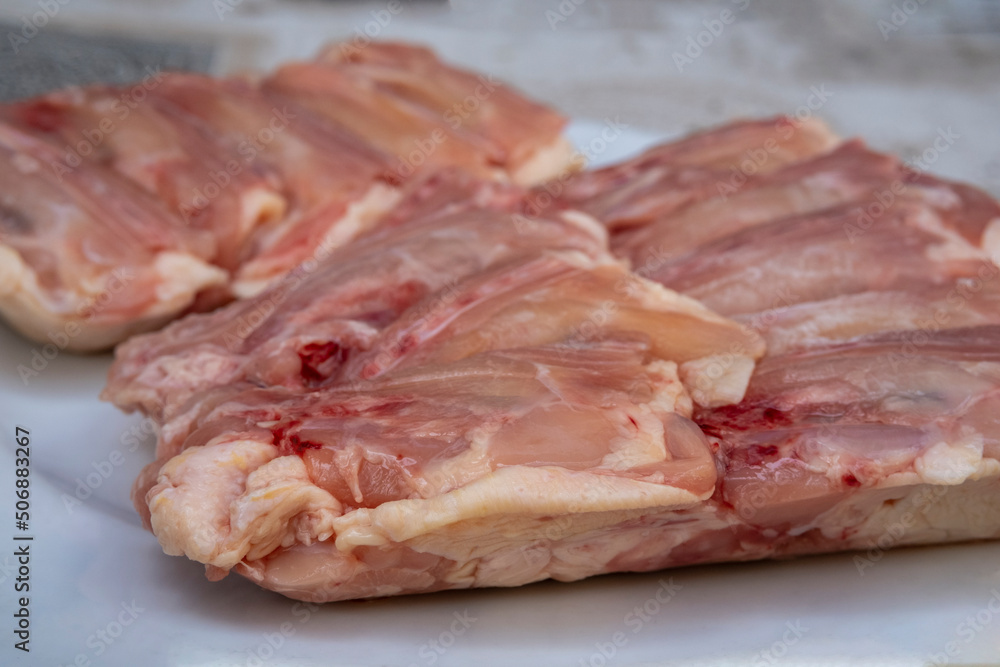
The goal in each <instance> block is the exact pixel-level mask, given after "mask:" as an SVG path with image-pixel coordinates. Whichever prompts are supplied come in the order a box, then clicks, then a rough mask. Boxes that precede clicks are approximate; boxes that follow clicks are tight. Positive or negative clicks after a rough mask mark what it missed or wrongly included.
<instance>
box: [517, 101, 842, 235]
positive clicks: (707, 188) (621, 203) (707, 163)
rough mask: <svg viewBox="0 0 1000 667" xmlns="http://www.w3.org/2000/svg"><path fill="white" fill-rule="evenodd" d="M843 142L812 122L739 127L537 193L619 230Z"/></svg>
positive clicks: (724, 192) (704, 134)
mask: <svg viewBox="0 0 1000 667" xmlns="http://www.w3.org/2000/svg"><path fill="white" fill-rule="evenodd" d="M838 142H839V140H838V139H837V137H836V136H835V135H834V134H833V132H831V131H830V129H829V128H828V127H826V125H824V124H823V123H822V122H821V121H819V120H816V119H812V118H808V119H805V120H801V121H800V120H796V119H794V118H789V117H787V116H778V117H776V118H772V119H768V120H759V121H739V122H735V123H732V124H730V125H726V126H724V127H721V128H718V129H714V130H710V131H705V132H700V133H698V134H694V135H691V136H689V137H685V138H683V139H681V140H679V141H676V142H673V143H669V144H661V145H659V146H655V147H653V148H651V149H649V150H647V151H645V152H643V153H642V154H641V155H639V156H637V157H635V158H632V159H631V160H627V161H625V162H622V163H620V164H616V165H612V166H610V167H605V168H603V169H596V170H593V171H583V172H579V173H576V174H568V175H567V178H565V179H558V180H555V181H552V182H550V183H546V184H543V185H540V186H538V187H537V190H536V193H537V194H536V199H538V200H541V201H544V194H545V193H552V194H553V195H555V204H556V205H557V206H561V207H565V208H572V209H577V210H580V211H584V212H586V213H589V214H591V215H593V216H594V217H595V218H597V219H598V220H600V221H601V222H603V223H604V224H605V225H607V227H608V228H609V229H611V230H613V231H620V230H623V229H626V228H628V227H636V226H644V225H647V224H649V223H650V222H652V221H654V220H659V219H661V218H663V217H664V216H669V215H670V214H671V213H673V212H675V211H677V210H679V209H682V208H684V207H686V206H688V205H690V204H693V203H695V202H697V201H701V200H703V199H709V198H712V197H716V196H720V195H727V196H728V195H731V194H733V193H736V192H738V191H740V190H741V189H742V188H743V187H744V186H745V185H746V183H747V181H748V180H751V179H753V178H754V177H755V176H758V175H765V174H770V173H772V172H774V171H777V170H780V169H781V168H782V167H785V166H787V165H790V164H794V163H796V162H800V161H802V160H806V159H808V158H811V157H816V156H819V155H822V154H823V153H826V152H827V151H829V150H831V149H833V148H834V147H836V146H837V144H838Z"/></svg>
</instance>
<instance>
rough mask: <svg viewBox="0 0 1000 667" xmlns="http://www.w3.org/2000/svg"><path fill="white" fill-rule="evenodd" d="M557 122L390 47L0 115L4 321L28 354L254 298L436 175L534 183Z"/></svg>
mask: <svg viewBox="0 0 1000 667" xmlns="http://www.w3.org/2000/svg"><path fill="white" fill-rule="evenodd" d="M345 54H347V55H345ZM292 72H299V73H300V74H298V75H296V76H294V77H291V76H290V74H289V73H292ZM302 90H308V91H311V92H309V94H308V95H306V96H304V93H303V92H302ZM305 97H308V99H307V100H306V99H305ZM470 100H471V101H470ZM299 102H302V104H299ZM331 105H332V106H331ZM307 107H309V108H307ZM331 108H333V109H336V110H337V113H330V109H331ZM324 110H325V111H324ZM317 111H319V113H317ZM564 125H565V119H564V118H562V117H561V116H559V115H558V114H556V113H555V112H553V111H551V110H549V109H547V108H545V107H543V106H541V105H539V104H536V103H533V102H530V101H528V100H526V99H524V98H522V97H521V96H520V95H519V94H517V93H515V92H513V91H512V90H511V89H509V88H508V87H506V86H503V85H502V84H500V83H499V82H497V81H495V80H494V79H492V78H491V77H478V76H477V75H475V74H473V73H471V72H465V71H462V70H458V69H455V68H452V67H449V66H447V65H445V64H443V63H441V62H440V61H439V60H437V58H436V57H434V55H433V54H432V53H431V52H429V51H427V50H425V49H422V48H418V47H411V46H407V45H402V44H390V43H387V44H372V45H369V46H368V47H367V48H365V49H363V50H361V51H357V49H353V47H351V46H350V45H349V44H345V45H334V46H332V47H329V48H328V49H326V50H325V51H324V52H323V54H321V56H320V58H319V59H318V60H316V61H313V62H310V63H302V64H300V65H289V66H287V68H284V69H282V70H280V71H279V72H278V73H276V74H275V75H273V76H271V77H268V78H267V79H265V81H264V82H263V84H262V85H261V84H258V83H255V82H251V81H245V80H237V79H213V78H210V77H206V76H201V75H195V74H180V73H157V74H156V75H155V76H154V77H151V78H150V80H148V81H145V82H143V83H142V84H137V85H136V86H134V87H132V88H128V89H126V88H112V87H109V86H91V87H88V88H83V89H79V88H72V89H67V90H64V91H58V92H55V93H51V94H48V95H44V96H41V97H39V98H35V99H32V100H25V101H21V102H15V103H12V104H7V105H0V150H2V155H0V160H2V161H3V172H4V173H3V175H2V176H0V213H2V215H0V255H2V258H3V261H2V262H0V314H2V315H3V316H4V317H5V319H7V320H9V321H10V322H11V324H12V325H13V326H14V327H15V328H17V329H18V330H20V331H21V332H23V333H24V334H25V335H27V336H29V337H32V338H35V339H37V340H39V341H43V342H46V343H55V344H57V345H59V346H60V347H63V348H69V349H72V350H95V349H101V348H106V347H108V346H111V345H113V344H115V343H117V342H119V341H121V340H123V339H124V338H126V337H127V336H128V335H130V334H132V333H134V332H137V331H145V330H150V329H156V328H158V327H160V326H162V325H163V324H164V323H165V322H168V321H170V320H171V319H174V318H176V317H178V316H179V315H182V314H183V313H185V312H186V311H189V310H195V311H203V310H209V309H211V308H214V307H216V306H218V305H220V304H222V303H225V302H227V301H230V300H232V299H233V298H235V297H248V296H252V295H254V294H257V293H259V292H260V291H262V290H264V289H265V288H266V287H267V286H268V285H270V284H271V283H273V282H274V281H276V280H279V279H280V278H281V277H282V276H283V275H285V274H286V273H288V272H289V271H290V270H292V269H293V268H295V267H296V266H297V265H299V264H300V263H302V262H304V261H308V260H310V259H315V256H316V255H317V254H319V255H324V254H327V253H328V252H329V251H330V250H331V249H333V248H336V247H339V246H341V245H343V244H345V243H348V242H349V241H351V240H352V239H353V238H355V237H356V236H358V235H360V234H364V233H366V232H367V231H369V230H371V229H372V228H373V227H374V226H376V225H377V224H379V222H380V220H382V218H383V216H384V215H385V214H386V213H387V211H389V210H392V209H393V207H394V206H395V204H396V203H397V202H398V200H399V199H400V198H401V197H404V196H407V193H409V192H410V191H411V190H412V189H413V188H415V187H419V186H420V185H421V184H423V183H425V182H427V181H428V180H431V179H433V178H434V173H435V172H436V171H437V170H444V171H449V170H452V169H454V168H463V169H466V170H469V171H470V173H472V174H474V175H475V176H476V177H478V178H490V179H496V180H499V181H504V182H510V181H517V182H519V183H524V184H529V185H530V184H533V183H534V182H535V181H537V180H540V179H543V178H547V177H549V176H552V175H554V174H556V173H559V172H561V171H564V170H566V169H568V168H570V167H571V164H575V162H573V161H572V160H571V158H572V154H571V150H570V149H569V145H568V144H567V143H566V141H565V140H564V139H563V138H562V137H561V131H562V129H563V126H564ZM413 147H418V148H420V147H422V148H420V150H417V153H419V155H417V156H416V157H412V158H411V156H410V153H411V152H412V151H413V150H416V149H414V148H413ZM421 150H423V151H424V152H423V153H421V152H420V151H421ZM424 153H426V155H425V154H424ZM400 160H403V161H405V162H400ZM418 161H419V162H420V164H421V165H422V164H424V163H425V162H426V166H425V167H424V168H421V169H419V170H418V169H416V168H415V167H416V166H418V165H417V164H416V163H417V162H418ZM400 164H404V166H406V165H410V167H412V168H409V167H408V168H405V169H401V168H399V165H400ZM116 269H117V273H116V272H115V270H116Z"/></svg>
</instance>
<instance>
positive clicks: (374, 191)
mask: <svg viewBox="0 0 1000 667" xmlns="http://www.w3.org/2000/svg"><path fill="white" fill-rule="evenodd" d="M401 196H402V195H401V193H400V192H399V190H397V189H396V188H394V187H391V186H389V185H386V184H384V183H375V184H374V185H372V186H371V187H370V188H369V189H368V191H367V192H366V193H365V195H364V196H363V197H361V198H360V199H358V200H357V201H355V202H353V203H351V204H350V205H349V206H348V207H347V210H346V211H345V212H344V215H343V216H341V217H340V218H338V219H336V220H333V221H332V222H331V223H330V226H329V228H328V229H327V231H326V233H325V234H324V235H323V238H321V239H320V240H319V241H318V242H317V244H316V247H317V250H316V251H314V252H313V254H312V255H311V256H309V257H302V258H301V260H302V261H307V260H309V259H317V258H321V257H325V256H326V255H328V254H329V253H330V251H331V250H333V249H335V248H339V247H340V246H343V245H344V244H346V243H348V242H349V241H351V240H352V239H354V238H355V237H357V236H358V235H360V234H362V233H364V232H366V231H368V230H369V229H371V228H372V227H373V226H374V225H375V223H376V222H377V221H378V220H379V218H381V217H382V216H383V215H385V213H386V212H388V211H389V210H390V209H392V207H393V206H395V205H396V204H397V203H398V202H399V200H400V197H401ZM290 220H292V221H293V222H294V219H293V218H290ZM287 230H288V225H281V226H279V227H278V228H277V229H276V230H275V232H274V233H273V234H272V236H273V237H277V236H280V235H281V233H283V232H286V231H287ZM275 241H276V238H272V239H270V240H269V241H268V240H265V241H263V242H262V243H261V245H262V247H265V248H266V247H270V246H271V245H273V243H274V242H275ZM323 253H325V254H323ZM293 268H295V267H294V266H286V265H284V264H281V263H277V264H276V263H273V262H272V261H271V260H270V258H269V257H268V256H267V255H266V254H265V255H264V257H263V258H260V259H253V260H250V261H249V262H247V263H245V264H244V265H243V266H241V267H240V269H239V271H238V272H237V274H236V279H235V280H234V281H233V285H232V290H233V294H235V295H236V296H237V297H239V298H241V299H246V298H249V297H252V296H256V295H257V294H259V293H261V292H263V291H264V290H265V289H267V287H268V286H269V285H271V284H272V283H273V282H274V281H275V280H278V279H280V278H281V277H282V276H283V275H285V274H286V273H287V272H288V271H290V270H292V269H293Z"/></svg>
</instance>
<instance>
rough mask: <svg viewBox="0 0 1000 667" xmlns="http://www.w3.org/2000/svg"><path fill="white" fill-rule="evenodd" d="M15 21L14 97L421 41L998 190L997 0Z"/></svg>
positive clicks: (542, 3) (690, 124)
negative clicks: (330, 47) (796, 120)
mask: <svg viewBox="0 0 1000 667" xmlns="http://www.w3.org/2000/svg"><path fill="white" fill-rule="evenodd" d="M0 34H2V36H3V39H2V42H0V98H3V99H14V98H19V97H25V96H28V95H32V94H37V93H40V92H44V91H46V90H49V89H52V88H57V87H61V86H63V85H67V84H71V83H87V82H91V81H99V80H100V81H115V82H125V81H130V80H139V79H141V78H142V77H143V76H145V75H146V74H147V73H148V71H147V70H146V68H147V67H150V66H152V67H162V68H164V69H193V70H199V71H207V72H212V73H215V74H224V73H237V72H246V71H254V70H257V71H259V70H262V69H266V68H271V67H274V66H275V65H277V64H278V63H280V62H282V61H285V60H288V59H293V58H306V57H309V56H311V55H312V54H314V53H315V52H316V51H317V49H318V48H319V47H320V45H321V44H323V43H324V42H327V41H331V40H344V39H347V40H360V41H363V40H365V39H368V38H371V37H374V38H382V39H384V38H392V39H406V40H411V41H416V42H422V43H425V44H428V45H431V46H433V47H434V48H435V49H437V50H438V51H439V52H440V53H441V54H442V55H443V56H444V57H445V58H446V59H448V60H450V61H453V62H455V63H460V64H463V65H465V66H468V67H472V68H475V69H477V70H480V71H482V72H485V73H489V74H492V75H494V76H496V77H498V78H501V79H504V80H506V81H508V82H510V83H513V84H515V85H516V86H518V87H519V88H521V89H523V90H524V91H526V92H527V93H529V94H530V95H532V96H534V97H536V98H539V99H541V100H544V101H545V102H548V103H550V104H552V105H554V106H556V107H558V108H559V109H561V110H563V111H564V112H565V113H567V114H568V115H570V116H571V117H573V118H575V119H591V120H603V119H605V118H614V117H615V116H618V117H619V118H620V122H622V123H625V124H628V125H629V126H630V127H632V128H634V129H646V130H650V131H653V132H655V133H657V134H659V135H663V136H671V135H676V134H678V133H682V132H687V131H690V130H693V129H696V128H699V127H704V126H707V125H711V124H714V123H720V122H723V121H726V120H729V119H732V118H734V117H739V116H761V115H766V114H773V113H778V112H784V113H796V112H797V111H798V112H799V113H810V114H816V115H819V116H821V117H823V118H825V119H826V120H828V121H829V122H830V123H831V124H832V125H833V126H834V128H835V129H836V130H838V131H839V132H841V133H842V134H845V135H860V136H864V137H865V138H866V139H867V140H868V141H869V142H870V143H871V144H872V145H873V146H875V147H876V148H879V149H885V150H890V151H893V152H895V153H897V154H899V155H901V156H902V157H903V158H904V159H907V160H910V161H916V162H917V164H918V166H922V167H924V168H929V169H931V170H932V171H934V172H937V173H940V174H942V175H945V176H949V177H953V178H960V179H963V180H966V181H969V182H972V183H976V184H978V185H980V186H982V187H984V188H986V189H989V190H991V191H992V192H993V193H994V194H995V195H1000V131H998V124H1000V121H998V110H1000V3H998V2H995V1H993V0H934V1H933V2H929V1H928V0H847V1H844V2H822V1H817V0H809V1H805V2H802V1H800V2H794V1H778V0H722V1H719V2H680V1H670V2H643V1H641V0H618V1H616V2H602V1H600V0H510V1H499V0H498V1H494V2H488V1H477V0H452V1H451V2H446V1H441V0H438V1H434V0H376V1H375V2H332V1H327V2H316V1H306V0H299V1H292V0H284V1H279V0H176V1H174V2H157V1H154V0H4V2H3V3H2V5H0ZM939 137H946V138H947V139H939ZM935 140H938V141H937V148H934V146H935V143H934V142H935ZM942 147H943V150H942Z"/></svg>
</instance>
